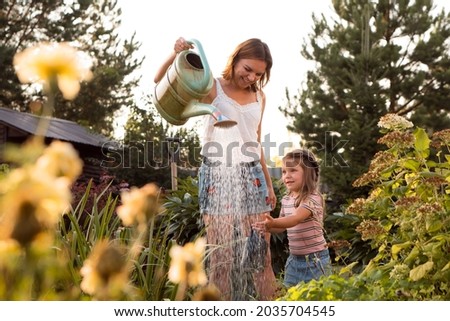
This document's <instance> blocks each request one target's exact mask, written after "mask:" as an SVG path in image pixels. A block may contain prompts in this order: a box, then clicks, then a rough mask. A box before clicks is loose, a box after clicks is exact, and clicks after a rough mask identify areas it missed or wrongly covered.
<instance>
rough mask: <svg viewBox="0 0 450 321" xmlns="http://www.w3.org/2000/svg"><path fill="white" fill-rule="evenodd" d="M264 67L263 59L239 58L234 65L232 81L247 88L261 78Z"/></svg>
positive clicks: (264, 70)
mask: <svg viewBox="0 0 450 321" xmlns="http://www.w3.org/2000/svg"><path fill="white" fill-rule="evenodd" d="M266 67H267V64H266V62H265V61H264V60H259V59H241V60H239V61H238V62H237V63H236V65H235V67H234V82H235V83H236V84H237V85H238V86H239V87H241V88H248V87H250V86H251V85H253V84H255V83H256V82H257V81H258V80H259V79H261V77H262V76H263V75H264V73H265V72H266Z"/></svg>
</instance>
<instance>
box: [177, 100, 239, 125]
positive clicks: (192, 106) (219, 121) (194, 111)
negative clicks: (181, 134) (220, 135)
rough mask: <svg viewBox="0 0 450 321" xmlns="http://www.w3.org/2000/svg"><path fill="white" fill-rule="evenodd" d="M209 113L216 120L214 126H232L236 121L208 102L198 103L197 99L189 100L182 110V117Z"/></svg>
mask: <svg viewBox="0 0 450 321" xmlns="http://www.w3.org/2000/svg"><path fill="white" fill-rule="evenodd" d="M208 114H209V115H211V116H212V117H214V119H215V120H216V121H215V123H214V126H217V127H232V126H234V125H236V124H237V123H236V122H235V121H234V120H231V119H229V118H228V117H226V116H225V115H223V114H222V113H221V112H220V111H218V110H217V108H216V107H214V106H213V105H209V104H204V103H200V102H198V101H191V102H190V103H189V104H188V105H187V106H186V107H185V109H184V110H183V113H182V115H181V117H182V118H186V119H187V118H190V117H195V116H201V115H208Z"/></svg>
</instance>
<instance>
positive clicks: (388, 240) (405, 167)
mask: <svg viewBox="0 0 450 321" xmlns="http://www.w3.org/2000/svg"><path fill="white" fill-rule="evenodd" d="M379 126H380V127H382V132H383V133H384V134H385V135H384V136H383V137H382V138H380V140H379V143H380V144H384V145H386V146H387V149H386V150H384V151H381V152H379V153H377V154H376V155H375V157H374V159H373V160H372V161H371V165H370V167H369V171H368V172H367V173H365V174H364V175H362V176H361V177H360V178H358V179H357V180H356V181H355V182H354V186H356V187H358V186H366V185H369V186H371V188H372V189H371V192H370V195H369V196H368V197H367V198H366V199H362V198H360V199H356V200H354V201H353V202H352V203H351V204H350V205H349V206H348V207H347V208H346V213H345V215H349V214H350V215H356V216H357V217H358V218H359V220H360V223H359V224H358V226H357V227H356V231H357V232H358V233H359V234H360V235H361V239H362V240H363V241H368V242H369V244H370V246H371V248H372V249H373V250H375V251H376V255H375V256H374V257H373V258H372V259H371V260H370V262H369V263H368V264H367V265H365V266H364V269H363V271H362V272H361V273H359V274H355V275H350V276H349V275H348V274H349V273H348V272H351V267H352V266H353V265H350V266H349V267H347V268H344V269H343V270H342V271H341V274H340V275H332V276H329V277H323V278H321V279H320V280H317V281H312V282H310V283H308V284H303V283H301V284H299V285H297V286H296V287H293V288H291V289H289V291H288V292H287V293H286V295H285V296H283V297H282V298H280V299H281V300H449V299H450V288H449V285H448V280H449V279H450V255H449V253H450V234H449V229H450V216H449V213H450V187H449V182H450V149H449V147H450V130H444V131H440V132H436V133H434V134H433V135H432V136H431V138H430V137H429V136H428V135H427V133H426V132H425V131H424V130H423V129H421V128H416V129H415V130H411V129H410V128H411V127H412V124H411V123H410V122H408V121H407V120H406V119H404V118H402V117H400V116H397V115H391V114H388V115H386V116H384V117H383V118H382V119H380V122H379ZM354 263H356V262H354Z"/></svg>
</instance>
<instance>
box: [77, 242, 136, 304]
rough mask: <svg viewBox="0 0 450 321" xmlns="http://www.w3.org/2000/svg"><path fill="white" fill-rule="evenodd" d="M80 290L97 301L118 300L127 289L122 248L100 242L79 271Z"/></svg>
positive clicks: (125, 267)
mask: <svg viewBox="0 0 450 321" xmlns="http://www.w3.org/2000/svg"><path fill="white" fill-rule="evenodd" d="M80 273H81V275H82V277H83V280H82V282H81V285H80V286H81V289H82V290H83V291H84V292H85V293H87V294H90V295H93V296H95V297H96V298H98V299H119V298H120V296H121V295H122V294H123V293H124V292H125V291H126V289H127V287H128V274H129V273H128V265H127V260H126V252H125V251H124V249H123V248H122V247H119V246H118V245H116V244H114V243H112V242H109V241H108V240H101V241H99V242H97V244H95V246H94V248H93V250H92V252H91V254H90V255H89V257H88V258H87V259H86V261H84V264H83V267H82V268H81V270H80Z"/></svg>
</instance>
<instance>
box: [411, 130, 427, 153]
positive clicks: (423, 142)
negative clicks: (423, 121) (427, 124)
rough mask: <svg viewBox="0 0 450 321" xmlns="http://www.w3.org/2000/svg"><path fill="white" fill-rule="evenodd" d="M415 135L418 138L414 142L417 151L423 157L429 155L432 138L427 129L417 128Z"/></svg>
mask: <svg viewBox="0 0 450 321" xmlns="http://www.w3.org/2000/svg"><path fill="white" fill-rule="evenodd" d="M414 136H415V138H416V141H415V143H414V146H415V148H416V151H417V152H419V153H420V154H421V155H422V156H423V157H426V156H428V150H429V148H430V142H431V140H430V139H429V138H428V135H427V133H426V132H425V130H424V129H422V128H417V129H416V131H415V133H414Z"/></svg>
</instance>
